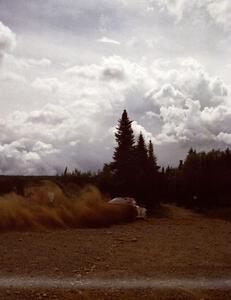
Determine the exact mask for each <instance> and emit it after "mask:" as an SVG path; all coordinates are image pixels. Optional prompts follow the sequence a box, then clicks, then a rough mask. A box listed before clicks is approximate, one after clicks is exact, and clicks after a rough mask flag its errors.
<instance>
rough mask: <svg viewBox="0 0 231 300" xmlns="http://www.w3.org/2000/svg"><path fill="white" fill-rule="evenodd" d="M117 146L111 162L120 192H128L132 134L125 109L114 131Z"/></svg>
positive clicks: (129, 189)
mask: <svg viewBox="0 0 231 300" xmlns="http://www.w3.org/2000/svg"><path fill="white" fill-rule="evenodd" d="M115 138H116V142H117V146H116V148H115V151H114V155H113V160H114V161H113V162H112V164H111V167H112V170H113V172H114V175H115V180H116V182H117V183H118V186H119V188H120V191H121V193H129V192H130V191H131V189H132V187H131V186H132V181H133V173H134V172H133V171H134V143H135V139H134V134H133V130H132V121H130V120H129V118H128V114H127V112H126V110H124V111H123V114H122V117H121V119H120V120H119V122H118V126H117V131H116V133H115Z"/></svg>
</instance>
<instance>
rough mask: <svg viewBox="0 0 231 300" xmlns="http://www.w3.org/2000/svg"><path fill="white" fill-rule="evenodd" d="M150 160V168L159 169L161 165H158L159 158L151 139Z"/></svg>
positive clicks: (149, 147) (149, 145) (149, 146)
mask: <svg viewBox="0 0 231 300" xmlns="http://www.w3.org/2000/svg"><path fill="white" fill-rule="evenodd" d="M148 161H149V166H150V168H151V169H152V170H153V171H154V172H155V171H157V170H159V168H160V167H159V166H157V163H156V161H157V159H156V156H155V154H154V149H153V144H152V141H151V140H150V141H149V144H148Z"/></svg>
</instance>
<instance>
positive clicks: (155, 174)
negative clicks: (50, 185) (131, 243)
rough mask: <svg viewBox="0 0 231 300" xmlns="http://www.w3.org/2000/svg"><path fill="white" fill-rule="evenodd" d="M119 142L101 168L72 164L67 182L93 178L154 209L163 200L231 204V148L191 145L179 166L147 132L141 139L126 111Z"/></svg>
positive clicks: (113, 193)
mask: <svg viewBox="0 0 231 300" xmlns="http://www.w3.org/2000/svg"><path fill="white" fill-rule="evenodd" d="M115 140H116V144H117V145H116V147H115V149H114V153H113V158H112V162H111V163H107V164H105V165H104V167H103V169H102V170H99V171H98V172H96V173H92V172H87V173H86V172H80V171H79V170H74V171H73V172H68V170H67V169H66V170H65V172H64V173H63V174H62V178H63V180H64V181H65V180H66V181H68V182H70V181H73V182H76V183H78V184H80V185H84V184H86V183H91V184H95V185H97V186H98V187H99V188H100V190H101V191H103V192H104V193H108V194H109V195H110V196H111V197H116V196H130V197H135V198H136V199H137V201H138V203H139V204H141V205H144V206H146V207H147V208H148V210H149V211H150V212H152V211H153V210H155V209H156V207H157V206H158V205H159V203H160V202H161V201H165V202H171V201H173V202H175V203H177V204H179V205H182V206H186V207H191V208H210V207H217V206H230V205H231V200H230V196H231V190H230V186H231V151H230V150H229V149H228V148H227V149H226V150H224V151H221V150H211V151H209V152H207V153H206V152H197V151H196V150H195V149H192V148H191V149H190V150H189V151H188V154H187V156H186V158H185V160H181V161H180V163H179V166H178V167H176V168H171V167H167V168H166V169H164V168H162V169H160V167H159V166H158V164H157V157H156V155H155V153H154V147H153V143H152V141H151V140H150V141H148V143H146V141H145V139H144V136H143V134H142V132H140V134H139V136H138V139H137V140H136V139H135V136H134V132H133V130H132V121H131V120H130V119H129V117H128V114H127V111H126V110H124V111H123V114H122V116H121V118H120V119H119V121H118V125H117V127H116V133H115Z"/></svg>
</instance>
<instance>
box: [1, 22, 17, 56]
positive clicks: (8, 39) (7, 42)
mask: <svg viewBox="0 0 231 300" xmlns="http://www.w3.org/2000/svg"><path fill="white" fill-rule="evenodd" d="M15 43H16V38H15V34H14V33H13V32H12V31H11V30H10V28H9V27H7V26H5V25H4V24H3V23H2V22H1V21H0V61H1V60H2V58H3V56H4V54H5V53H7V52H9V51H10V50H12V49H13V47H14V46H15Z"/></svg>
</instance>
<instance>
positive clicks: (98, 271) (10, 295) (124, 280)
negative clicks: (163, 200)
mask: <svg viewBox="0 0 231 300" xmlns="http://www.w3.org/2000/svg"><path fill="white" fill-rule="evenodd" d="M165 210H166V211H167V212H168V214H167V216H166V217H163V218H149V219H148V220H146V221H142V220H140V221H136V222H134V223H129V224H122V225H116V226H112V227H110V228H102V229H87V228H82V229H70V230H50V231H43V232H38V231H35V232H4V233H1V234H0V266H1V267H0V268H1V269H0V300H2V299H4V300H5V299H60V300H61V299H158V300H159V299H171V300H172V299H200V300H202V299H204V300H205V299H222V300H225V299H231V255H230V253H231V226H230V222H227V221H223V220H218V219H209V218H206V217H204V216H201V215H197V214H195V213H192V212H191V211H188V210H185V209H182V208H178V207H175V206H171V205H165Z"/></svg>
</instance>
